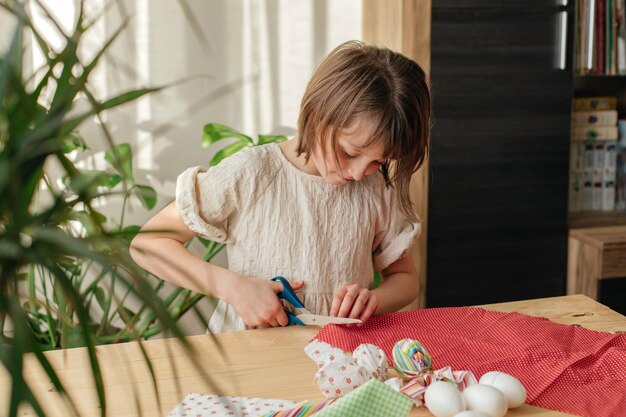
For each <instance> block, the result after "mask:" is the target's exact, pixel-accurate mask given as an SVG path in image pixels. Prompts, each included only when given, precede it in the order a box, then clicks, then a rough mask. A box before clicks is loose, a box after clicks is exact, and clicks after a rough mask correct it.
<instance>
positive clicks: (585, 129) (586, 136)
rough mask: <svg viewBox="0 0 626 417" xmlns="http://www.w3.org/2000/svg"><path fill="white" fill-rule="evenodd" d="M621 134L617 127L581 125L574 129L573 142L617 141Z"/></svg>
mask: <svg viewBox="0 0 626 417" xmlns="http://www.w3.org/2000/svg"><path fill="white" fill-rule="evenodd" d="M618 136H619V132H618V129H617V126H593V125H581V126H573V127H572V140H574V141H586V140H617V138H618Z"/></svg>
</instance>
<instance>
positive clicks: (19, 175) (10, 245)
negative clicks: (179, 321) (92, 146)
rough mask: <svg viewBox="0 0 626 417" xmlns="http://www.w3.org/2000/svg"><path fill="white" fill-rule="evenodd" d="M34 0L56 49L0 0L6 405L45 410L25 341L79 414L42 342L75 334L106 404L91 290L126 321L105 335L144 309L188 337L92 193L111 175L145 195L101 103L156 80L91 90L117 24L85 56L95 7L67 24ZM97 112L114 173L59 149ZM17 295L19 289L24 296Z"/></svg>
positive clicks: (134, 322)
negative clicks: (2, 20)
mask: <svg viewBox="0 0 626 417" xmlns="http://www.w3.org/2000/svg"><path fill="white" fill-rule="evenodd" d="M35 3H37V5H38V6H39V8H40V9H41V10H42V11H43V12H44V13H45V15H46V17H47V19H48V20H49V22H51V24H52V25H53V27H55V28H56V29H57V31H58V33H59V34H60V35H61V36H62V37H63V41H64V42H63V46H62V47H60V48H58V49H53V48H51V47H50V46H49V45H48V44H47V43H46V41H45V39H44V37H43V36H42V35H41V33H40V32H39V30H38V29H37V27H36V26H35V25H33V23H32V20H31V18H30V17H29V15H28V14H27V13H26V7H25V5H24V3H23V2H20V1H9V0H7V1H0V8H2V9H4V10H5V11H9V12H10V13H11V14H13V15H14V16H15V18H16V22H17V27H16V30H15V32H14V35H13V38H12V42H11V44H10V46H9V48H8V50H7V52H6V53H5V54H4V55H2V56H1V57H0V362H1V363H2V365H3V366H4V368H5V369H6V370H7V372H8V374H9V376H10V378H11V387H12V389H11V394H10V398H9V407H8V410H6V411H5V410H3V412H4V414H5V415H9V416H17V414H18V407H19V405H20V404H21V403H24V402H25V403H28V404H30V405H31V406H32V408H33V410H34V411H35V413H36V414H37V415H38V416H43V415H44V411H43V409H42V407H41V404H39V402H38V401H37V399H36V398H35V397H34V395H33V393H32V391H31V389H30V387H29V385H28V383H27V381H26V379H25V377H24V372H23V370H24V355H25V354H27V353H29V354H32V355H34V356H35V357H36V359H37V360H38V362H39V363H40V364H41V366H42V367H43V369H44V370H45V372H46V373H47V375H48V377H49V378H50V380H51V381H52V383H53V385H54V387H55V390H56V391H57V393H58V394H59V395H61V396H63V397H64V398H65V399H66V400H67V402H68V404H70V406H71V408H72V410H73V412H74V414H78V412H77V409H76V407H75V406H74V405H73V401H72V399H71V397H70V396H69V395H68V394H67V392H66V390H65V389H64V386H63V384H62V381H61V380H60V379H59V378H58V376H57V373H56V371H55V370H54V368H53V367H52V366H51V364H50V363H49V362H48V360H47V359H46V356H45V355H44V354H43V351H44V350H45V349H48V348H53V347H57V346H76V345H83V346H85V347H86V353H87V355H88V357H89V361H90V365H91V368H92V373H93V379H94V382H95V386H96V390H97V394H98V398H99V403H100V404H99V405H100V408H101V415H103V416H104V415H105V414H106V402H105V399H104V389H103V381H102V375H101V371H100V365H99V363H98V359H97V356H96V350H95V345H96V344H98V343H102V342H103V341H106V340H104V339H103V337H104V336H105V333H106V332H105V331H104V330H103V329H101V326H100V325H98V326H95V327H94V322H93V320H92V318H91V317H90V311H89V307H90V305H91V303H92V301H93V300H94V299H95V300H96V302H98V303H100V304H102V305H103V306H105V307H106V306H107V305H108V306H109V307H112V306H116V307H115V308H116V314H117V315H118V316H119V317H120V318H121V319H122V320H121V321H122V322H123V323H124V326H123V328H121V329H119V331H121V332H123V334H122V333H119V332H118V333H114V334H109V335H108V336H112V337H113V338H114V340H123V337H122V336H124V335H128V336H129V337H132V338H136V339H140V338H141V337H142V331H143V330H145V329H142V325H144V324H145V323H146V322H139V320H138V319H137V317H141V316H145V317H146V318H145V320H148V322H147V323H158V326H159V330H160V329H162V328H167V329H170V330H171V331H172V333H173V334H174V335H175V336H177V337H179V338H180V339H181V340H182V342H183V344H185V345H186V346H188V344H186V343H185V341H184V339H183V335H182V333H181V331H180V330H179V329H178V328H177V327H176V322H175V320H174V319H172V315H171V314H170V313H169V312H168V306H167V303H163V301H162V300H161V299H160V298H159V296H158V289H159V284H157V288H154V284H153V282H152V281H151V280H149V279H148V278H147V276H146V274H145V272H143V271H141V270H140V269H139V268H138V267H137V266H136V265H135V264H134V263H133V262H132V260H131V259H130V257H129V255H128V250H127V249H128V239H129V238H131V237H132V236H133V233H135V232H136V228H135V229H133V228H128V227H124V226H123V224H122V223H119V224H117V225H115V226H113V227H110V226H109V225H107V222H106V218H105V217H104V216H103V215H102V214H101V213H99V212H98V211H97V210H96V209H95V206H96V205H95V204H94V201H96V200H98V199H100V198H102V197H105V196H110V195H111V190H112V189H113V187H115V186H116V185H117V183H120V186H122V189H123V191H122V193H123V195H124V198H127V197H129V196H131V195H135V196H136V197H138V198H140V199H141V200H142V201H143V202H144V203H145V204H147V205H152V204H153V203H152V199H153V198H154V194H153V190H151V189H149V188H148V187H145V186H142V185H140V184H136V183H135V182H134V180H133V179H132V170H131V169H129V161H130V157H131V155H130V152H129V148H128V147H127V146H125V145H121V146H115V145H114V144H113V140H112V138H111V137H110V136H109V134H108V129H107V127H106V124H105V123H103V121H102V118H101V114H102V112H103V111H106V110H111V109H113V108H116V107H118V106H120V105H123V104H125V103H128V102H131V101H133V100H136V99H138V98H141V97H143V96H145V95H147V94H150V93H151V92H153V91H156V90H157V89H158V88H139V89H134V90H130V91H127V92H124V93H122V94H118V95H116V96H113V97H110V98H108V99H105V100H100V99H98V98H97V97H95V95H94V94H93V93H92V89H91V87H90V84H89V82H88V79H89V76H90V74H91V73H92V72H93V71H94V69H95V68H96V66H97V64H98V62H99V60H100V59H101V58H102V56H103V54H104V53H105V51H106V50H107V49H108V48H109V47H110V45H111V44H112V43H113V41H114V40H115V38H116V37H117V36H118V35H119V33H120V32H121V31H122V29H123V27H120V28H119V29H118V30H117V31H116V32H115V33H114V34H113V35H112V37H111V38H110V39H108V40H107V41H106V42H105V43H104V45H103V46H102V47H101V49H100V50H98V51H96V53H95V54H94V55H93V58H91V59H90V60H88V61H86V62H84V61H83V60H82V59H81V56H80V54H79V50H80V44H81V39H83V36H84V34H85V33H86V32H88V31H89V30H90V28H91V27H92V26H93V24H94V23H95V22H96V21H97V16H96V18H94V19H90V20H87V19H86V18H85V16H84V14H83V10H82V3H81V4H80V5H79V10H78V14H77V19H76V22H75V25H74V27H73V28H72V30H71V33H70V34H69V35H66V34H64V31H63V30H62V29H61V27H60V25H59V24H58V22H56V20H55V19H54V18H53V17H52V16H51V15H50V13H48V12H47V11H46V9H45V7H43V6H42V5H41V4H39V3H38V2H35ZM24 34H28V35H29V36H32V38H33V39H34V40H35V42H36V43H37V45H38V47H39V48H40V49H41V51H42V54H43V56H44V57H45V60H46V62H45V64H44V65H43V67H42V68H39V69H38V70H37V71H35V72H34V73H32V74H25V73H24V71H23V68H22V62H23V59H24V48H23V45H22V38H23V36H24ZM79 97H83V98H86V99H87V100H88V102H89V104H90V106H89V108H87V109H84V110H80V109H77V108H75V106H74V103H75V101H76V99H77V98H79ZM94 117H96V118H99V119H100V122H101V126H102V127H103V132H104V134H105V136H106V137H107V140H108V141H109V145H110V146H109V148H110V150H109V151H108V153H107V156H106V158H107V160H108V161H109V163H110V164H111V165H112V166H113V167H115V170H114V171H117V173H115V172H96V171H83V170H81V169H79V168H78V166H77V165H76V164H75V163H74V161H73V160H72V159H71V158H70V157H69V156H68V152H70V151H72V150H76V149H79V148H80V149H83V148H84V147H85V146H86V144H85V142H84V141H83V140H82V139H81V138H80V137H79V136H77V135H76V133H75V132H76V130H77V129H78V128H79V126H81V124H82V123H83V122H84V121H86V120H89V119H93V118H94ZM59 170H60V171H61V173H60V174H58V171H59ZM56 178H62V179H63V184H62V185H61V186H57V185H56V181H55V180H56ZM116 193H117V192H116ZM87 265H88V266H89V269H91V270H93V271H95V279H94V281H93V282H92V283H91V284H89V286H88V287H87V288H84V287H83V286H82V285H81V284H82V277H84V273H85V266H87ZM37 280H39V282H43V286H42V287H40V288H39V291H42V292H43V294H39V295H43V296H44V297H43V299H44V301H42V300H41V297H40V296H38V294H36V293H37V291H38V289H37V285H36V282H37ZM105 280H108V282H109V283H110V285H111V288H113V287H115V288H121V289H122V292H123V294H128V295H132V296H133V297H136V298H137V299H140V300H142V302H143V307H142V309H143V311H141V312H131V311H128V310H126V309H125V308H124V307H123V306H124V299H123V298H124V297H126V295H124V296H123V297H117V296H116V295H115V294H116V293H115V291H110V297H109V298H108V299H107V297H103V288H102V285H101V284H102V283H103V282H105ZM46 282H47V284H46ZM46 291H47V292H46ZM25 297H26V298H27V299H28V301H27V302H25V303H23V300H24V298H25ZM46 300H52V301H46ZM53 307H54V308H56V311H52V308H53ZM118 307H119V308H118ZM140 313H141V314H140ZM107 317H111V316H107ZM50 318H52V319H50ZM106 320H108V319H105V321H106ZM100 324H102V322H101V323H100ZM148 326H149V325H148ZM143 336H146V334H145V333H143ZM114 340H112V341H114ZM139 346H140V347H141V349H142V351H143V347H142V346H141V344H140V345H139ZM143 352H144V355H145V357H146V359H147V360H148V357H147V355H146V354H145V351H143ZM148 362H149V360H148ZM150 371H151V372H152V368H151V367H150Z"/></svg>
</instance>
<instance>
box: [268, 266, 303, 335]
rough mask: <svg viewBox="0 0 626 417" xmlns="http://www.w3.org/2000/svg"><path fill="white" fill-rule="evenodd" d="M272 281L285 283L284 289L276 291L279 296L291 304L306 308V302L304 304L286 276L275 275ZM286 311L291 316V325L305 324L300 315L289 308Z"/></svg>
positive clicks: (288, 316)
mask: <svg viewBox="0 0 626 417" xmlns="http://www.w3.org/2000/svg"><path fill="white" fill-rule="evenodd" d="M272 281H278V282H280V283H281V284H283V290H282V291H281V292H279V293H276V295H277V296H278V298H282V299H283V300H287V301H288V302H289V303H290V304H291V305H293V306H294V307H296V308H305V307H304V304H302V301H300V299H299V298H298V296H297V295H296V293H295V291H294V290H293V288H291V285H290V284H289V281H287V280H286V279H285V278H284V277H274V278H272ZM285 313H286V314H287V318H289V324H290V325H291V324H297V325H300V326H304V323H303V322H302V320H300V319H299V318H298V316H296V315H295V314H294V313H292V312H291V311H287V310H285Z"/></svg>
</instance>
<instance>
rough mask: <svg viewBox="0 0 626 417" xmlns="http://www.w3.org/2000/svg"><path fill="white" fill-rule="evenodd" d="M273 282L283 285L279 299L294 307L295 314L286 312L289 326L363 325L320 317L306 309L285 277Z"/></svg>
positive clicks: (357, 320)
mask: <svg viewBox="0 0 626 417" xmlns="http://www.w3.org/2000/svg"><path fill="white" fill-rule="evenodd" d="M272 281H278V282H280V283H281V284H283V290H282V291H281V292H279V293H277V294H276V295H278V298H280V299H283V300H286V301H288V302H289V304H291V305H292V306H293V307H294V311H295V313H292V312H291V311H287V310H285V313H287V317H288V318H289V324H298V325H300V326H306V325H313V326H323V325H325V324H331V323H332V324H349V323H361V320H359V319H350V318H347V317H331V316H320V315H318V314H313V313H311V312H310V311H309V310H307V309H306V308H305V307H304V304H302V301H300V299H299V298H298V296H297V295H296V293H295V292H294V290H293V288H291V285H290V284H289V281H287V280H286V279H285V278H283V277H274V278H272Z"/></svg>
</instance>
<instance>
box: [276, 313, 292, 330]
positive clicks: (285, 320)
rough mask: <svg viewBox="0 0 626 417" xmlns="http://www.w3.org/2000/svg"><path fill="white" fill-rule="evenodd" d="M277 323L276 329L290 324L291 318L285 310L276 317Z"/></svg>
mask: <svg viewBox="0 0 626 417" xmlns="http://www.w3.org/2000/svg"><path fill="white" fill-rule="evenodd" d="M275 322H276V326H274V327H278V326H281V327H284V326H286V325H288V324H289V317H287V313H285V310H282V311H280V312H279V313H278V315H277V316H276V319H275Z"/></svg>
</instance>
